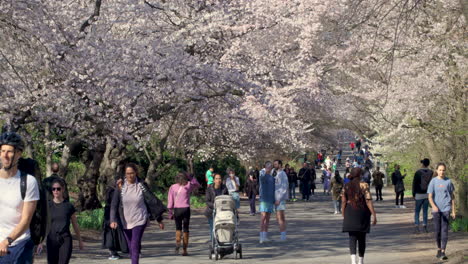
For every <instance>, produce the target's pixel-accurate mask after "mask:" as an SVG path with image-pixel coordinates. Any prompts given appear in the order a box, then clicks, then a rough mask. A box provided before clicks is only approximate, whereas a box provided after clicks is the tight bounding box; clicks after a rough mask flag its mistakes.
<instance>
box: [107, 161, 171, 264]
mask: <svg viewBox="0 0 468 264" xmlns="http://www.w3.org/2000/svg"><path fill="white" fill-rule="evenodd" d="M118 185H119V186H118V187H119V188H118V190H116V191H115V192H114V197H113V199H112V206H111V215H110V222H111V224H110V227H111V228H117V227H118V225H122V226H123V230H124V235H125V239H126V240H127V244H128V247H129V251H130V258H131V259H132V264H138V263H139V259H140V249H141V239H142V237H143V232H144V231H145V228H146V226H147V224H148V221H149V215H150V213H149V212H148V208H147V206H146V204H145V199H144V196H143V192H144V191H146V190H147V189H148V188H147V186H145V185H144V183H143V181H141V180H140V178H138V168H137V166H136V165H135V164H133V163H130V164H127V165H126V166H125V180H124V182H123V183H122V182H121V183H120V184H118ZM156 220H157V221H158V223H159V228H161V229H164V224H163V222H162V216H158V218H157V219H156Z"/></svg>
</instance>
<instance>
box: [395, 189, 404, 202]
mask: <svg viewBox="0 0 468 264" xmlns="http://www.w3.org/2000/svg"><path fill="white" fill-rule="evenodd" d="M395 194H396V198H395V203H396V205H398V198H400V201H401V202H400V205H403V198H404V196H405V191H401V192H396V193H395Z"/></svg>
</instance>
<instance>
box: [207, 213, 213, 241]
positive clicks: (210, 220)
mask: <svg viewBox="0 0 468 264" xmlns="http://www.w3.org/2000/svg"><path fill="white" fill-rule="evenodd" d="M208 225H210V240H213V217H210V218H208Z"/></svg>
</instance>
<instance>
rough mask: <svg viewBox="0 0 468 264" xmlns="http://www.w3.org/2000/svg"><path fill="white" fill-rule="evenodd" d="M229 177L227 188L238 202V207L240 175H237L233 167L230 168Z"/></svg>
mask: <svg viewBox="0 0 468 264" xmlns="http://www.w3.org/2000/svg"><path fill="white" fill-rule="evenodd" d="M227 172H228V177H227V178H226V188H227V189H228V191H229V195H231V196H232V199H233V200H234V201H235V202H236V209H239V207H240V196H239V189H240V188H239V186H240V182H239V177H237V176H236V174H235V173H234V170H233V169H228V170H227Z"/></svg>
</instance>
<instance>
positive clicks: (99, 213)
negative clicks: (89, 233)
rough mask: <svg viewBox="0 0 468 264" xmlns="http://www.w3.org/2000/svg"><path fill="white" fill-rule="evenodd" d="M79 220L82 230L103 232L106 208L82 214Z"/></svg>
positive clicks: (79, 214)
mask: <svg viewBox="0 0 468 264" xmlns="http://www.w3.org/2000/svg"><path fill="white" fill-rule="evenodd" d="M77 220H78V225H79V226H80V228H83V229H94V230H101V229H102V223H103V221H104V208H101V209H96V210H92V211H83V212H80V213H78V214H77Z"/></svg>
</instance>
